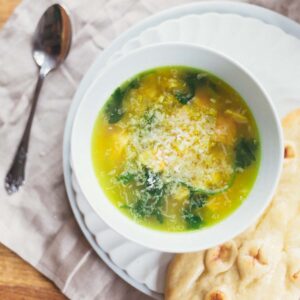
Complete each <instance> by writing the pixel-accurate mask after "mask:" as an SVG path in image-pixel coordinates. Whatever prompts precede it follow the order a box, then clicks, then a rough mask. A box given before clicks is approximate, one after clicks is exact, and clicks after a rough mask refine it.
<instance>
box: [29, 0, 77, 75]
mask: <svg viewBox="0 0 300 300" xmlns="http://www.w3.org/2000/svg"><path fill="white" fill-rule="evenodd" d="M71 41H72V34H71V22H70V18H69V16H68V13H67V11H66V9H65V8H64V7H62V6H61V5H60V4H54V5H52V6H50V7H49V8H48V9H47V10H46V11H45V13H44V14H43V16H42V17H41V19H40V21H39V23H38V25H37V28H36V30H35V33H34V36H33V43H32V46H33V47H32V52H33V58H34V60H35V62H36V64H37V65H38V66H39V67H40V68H41V69H43V71H44V72H46V71H48V72H50V71H51V70H53V69H55V68H57V67H58V66H59V65H60V64H61V63H62V62H63V61H64V60H65V58H66V57H67V55H68V53H69V51H70V46H71Z"/></svg>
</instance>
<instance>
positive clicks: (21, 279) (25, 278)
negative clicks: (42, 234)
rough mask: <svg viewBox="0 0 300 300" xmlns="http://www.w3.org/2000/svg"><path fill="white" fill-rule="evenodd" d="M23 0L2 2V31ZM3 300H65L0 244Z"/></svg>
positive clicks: (43, 278)
mask: <svg viewBox="0 0 300 300" xmlns="http://www.w3.org/2000/svg"><path fill="white" fill-rule="evenodd" d="M20 2H21V0H0V29H1V27H2V26H3V24H4V22H5V21H6V20H7V19H8V18H9V16H10V15H11V13H12V12H13V10H14V8H15V7H16V6H17V5H18V4H19V3H20ZM0 299H1V300H33V299H34V300H65V299H66V297H65V296H63V295H62V294H61V293H60V291H59V290H58V289H57V288H56V287H55V286H54V285H53V283H51V282H50V281H49V280H48V279H47V278H45V277H44V276H43V275H41V274H40V273H39V272H38V271H36V270H35V269H34V268H32V267H31V266H30V265H29V264H28V263H26V262H25V261H23V260H22V259H21V258H20V257H18V256H17V255H16V254H14V253H13V252H12V251H10V250H9V249H7V248H6V247H4V246H3V245H1V244H0Z"/></svg>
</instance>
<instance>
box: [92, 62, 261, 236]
mask: <svg viewBox="0 0 300 300" xmlns="http://www.w3.org/2000/svg"><path fill="white" fill-rule="evenodd" d="M259 147H260V143H259V134H258V130H257V126H256V123H255V120H254V118H253V116H252V114H251V111H250V109H249V108H248V106H247V105H246V103H245V102H244V100H243V99H242V98H241V96H240V95H239V94H238V93H237V92H236V91H235V90H234V89H233V88H232V87H230V86H229V85H228V84H226V83H225V82H224V81H222V80H221V79H219V78H217V77H216V76H214V75H212V74H210V73H208V72H206V71H203V70H198V69H192V68H188V67H182V66H170V67H161V68H156V69H153V70H150V71H147V72H143V73H141V74H138V75H137V76H135V77H134V78H132V79H130V80H128V81H127V82H125V83H124V84H122V85H121V86H120V87H118V88H117V89H116V90H115V91H114V93H113V94H112V95H111V96H110V98H109V99H108V100H107V103H106V104H105V106H104V107H103V109H102V110H101V111H100V113H99V116H98V118H97V121H96V123H95V127H94V130H93V135H92V161H93V165H94V170H95V174H96V176H97V178H98V181H99V184H100V186H101V188H102V189H103V191H104V192H105V194H106V195H107V197H108V198H109V199H110V201H111V202H112V203H113V204H114V205H115V206H116V207H117V208H118V209H120V211H121V212H122V213H124V214H126V215H127V216H128V217H129V218H131V219H133V220H134V221H136V222H138V223H140V224H142V225H145V226H148V227H151V228H153V229H159V230H163V231H171V232H181V231H186V230H195V229H199V228H203V227H205V226H210V225H212V224H215V223H217V222H219V221H221V220H223V219H224V218H226V217H227V216H228V215H229V214H230V213H232V212H233V211H234V210H235V209H236V208H237V207H238V206H239V205H240V204H241V203H242V202H243V200H244V199H245V198H246V197H247V196H248V194H249V192H250V191H251V188H252V186H253V184H254V182H255V178H256V176H257V173H258V169H259V161H260V150H259Z"/></svg>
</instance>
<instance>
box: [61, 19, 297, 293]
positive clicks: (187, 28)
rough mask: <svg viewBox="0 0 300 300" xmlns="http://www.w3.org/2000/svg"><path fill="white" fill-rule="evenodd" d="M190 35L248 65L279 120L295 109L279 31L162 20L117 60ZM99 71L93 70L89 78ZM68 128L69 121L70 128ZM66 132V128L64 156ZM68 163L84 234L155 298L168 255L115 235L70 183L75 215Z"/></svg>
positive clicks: (289, 42)
mask: <svg viewBox="0 0 300 300" xmlns="http://www.w3.org/2000/svg"><path fill="white" fill-rule="evenodd" d="M200 25H201V26H200ZM191 32H192V33H193V34H194V33H196V37H197V42H198V43H201V44H203V45H208V46H210V47H212V48H215V49H217V50H219V51H223V52H224V53H225V54H227V55H229V56H231V57H233V58H235V59H237V60H238V61H239V62H240V63H242V64H244V65H245V66H247V67H248V69H249V70H250V71H251V72H253V73H254V75H256V77H257V78H259V79H260V80H261V82H262V83H263V84H264V85H265V87H266V88H267V89H268V90H269V92H270V93H271V95H272V96H273V97H274V102H275V103H276V105H277V107H278V109H279V112H280V114H281V115H283V114H284V113H286V112H287V111H288V110H290V109H292V108H294V107H296V106H299V105H300V102H298V101H297V97H298V95H300V86H297V78H300V73H299V72H300V69H299V68H295V66H299V63H300V42H299V41H298V40H297V39H295V38H294V37H291V36H289V35H287V34H285V33H284V32H283V31H282V30H280V29H278V28H276V27H273V26H269V25H266V24H264V23H262V22H261V21H258V20H254V19H249V18H243V17H240V16H234V15H220V14H206V15H197V16H186V17H184V18H181V19H177V20H170V21H166V22H164V23H161V24H160V25H159V26H157V27H155V28H151V29H147V30H145V31H144V32H142V33H141V35H140V36H139V37H138V38H137V39H136V38H135V39H134V40H131V41H129V42H128V43H127V44H126V45H124V46H123V47H122V50H121V53H119V54H117V55H116V56H119V55H122V54H124V53H125V52H126V51H131V50H132V49H135V48H136V47H139V46H143V45H145V44H149V43H157V42H163V41H170V40H172V41H191V38H192V37H191V36H190V34H191ZM178 33H180V34H178ZM233 33H234V34H233ZM257 33H259V34H257ZM192 41H194V39H192ZM220 41H223V42H220ZM241 45H242V47H241ZM102 64H103V62H102ZM98 70H99V69H98ZM90 72H91V71H90ZM90 72H89V73H90ZM98 72H99V71H95V72H94V75H95V74H97V73H98ZM90 75H91V73H90ZM91 78H92V77H90V83H91V82H92V80H91ZM90 83H89V84H90ZM89 84H87V82H86V83H85V87H83V86H81V95H82V92H84V91H85V90H86V89H87V88H88V86H89ZM79 90H80V89H79ZM79 95H80V93H79ZM78 99H79V96H78V94H77V103H76V106H77V105H78V102H79V100H80V99H79V100H78ZM298 99H299V97H298ZM283 102H284V105H283ZM72 111H73V112H72ZM75 111H76V107H74V106H73V107H72V110H71V115H72V113H74V112H75ZM70 119H72V117H69V120H68V122H69V121H70ZM70 124H71V123H70V122H69V127H71V125H70ZM69 130H70V128H69ZM69 130H67V128H66V135H65V150H67V151H68V148H69V145H68V143H69ZM66 145H67V146H66ZM68 158H69V152H66V151H65V153H64V163H65V166H64V167H65V179H66V185H67V190H68V195H69V197H70V202H71V205H72V208H73V211H74V214H75V216H76V218H77V221H78V223H79V224H80V225H81V228H82V230H83V232H84V234H85V235H86V237H87V238H88V240H89V241H90V243H91V244H92V246H93V248H94V249H95V250H96V251H97V253H98V254H99V255H100V256H101V257H102V259H104V261H105V262H106V263H107V264H108V265H109V266H110V267H111V268H112V269H113V270H114V271H115V272H116V273H117V274H119V275H120V276H121V277H122V278H124V279H125V280H126V281H128V282H129V283H130V284H132V285H133V286H135V287H136V288H138V289H140V290H141V291H143V292H145V293H147V294H148V295H152V296H154V297H156V298H158V297H159V294H160V293H161V292H162V289H163V279H164V274H165V268H166V265H167V263H168V261H169V259H170V257H171V256H170V255H169V254H163V253H160V252H156V251H152V250H148V249H146V248H143V247H141V246H139V245H136V244H134V243H132V242H129V241H127V240H125V239H124V238H122V237H121V236H119V235H118V234H116V233H114V232H113V231H112V230H111V229H109V228H108V227H107V226H106V225H105V224H104V223H103V222H102V221H101V220H99V218H98V217H97V215H95V214H94V212H93V211H92V210H91V209H90V207H89V206H88V204H87V202H86V201H85V199H84V198H83V197H82V196H81V195H80V191H78V188H76V183H74V186H75V191H76V196H77V197H76V200H77V204H78V207H79V210H80V211H81V213H82V215H80V213H79V211H78V208H77V207H76V204H75V202H74V192H73V190H72V188H71V186H70V177H69V176H70V169H69V162H68V160H67V161H66V159H68ZM73 180H74V178H73ZM83 219H84V222H83ZM124 253H126V255H124Z"/></svg>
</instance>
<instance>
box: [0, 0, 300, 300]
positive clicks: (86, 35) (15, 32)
mask: <svg viewBox="0 0 300 300" xmlns="http://www.w3.org/2000/svg"><path fill="white" fill-rule="evenodd" d="M55 2H57V1H52V0H44V1H40V0H24V1H23V2H22V3H21V5H20V6H19V7H18V8H17V9H16V10H15V12H14V14H13V15H12V17H11V18H10V19H9V21H8V22H7V23H6V24H5V26H4V28H3V29H2V31H1V32H0V66H1V72H0V104H1V105H0V141H1V144H0V145H1V146H0V182H2V183H3V182H4V178H5V174H6V171H7V170H8V168H9V166H10V163H11V161H12V159H13V156H14V153H15V150H16V148H17V145H18V143H19V140H20V137H21V134H22V131H23V129H24V125H25V123H26V120H27V117H28V113H29V109H30V101H31V97H32V92H33V89H34V86H35V82H36V80H37V67H36V66H35V64H34V62H33V60H32V57H31V44H30V42H31V37H32V33H33V32H34V29H35V26H36V24H37V22H38V20H39V18H40V16H41V15H42V13H43V12H44V11H45V9H46V8H47V7H48V6H50V5H51V4H53V3H55ZM59 2H62V3H63V4H64V5H66V7H68V8H69V10H70V12H71V15H72V24H73V27H74V38H73V44H72V49H71V52H70V55H69V57H68V59H67V60H66V62H65V63H64V64H63V65H62V66H61V67H60V68H59V69H58V70H56V71H54V72H53V73H50V74H49V76H48V77H47V79H46V80H45V84H44V86H43V88H42V92H41V95H40V99H39V102H38V107H37V111H36V115H35V118H34V122H33V127H32V132H31V140H30V146H29V153H28V161H27V168H26V184H25V185H24V187H23V188H22V189H21V190H20V191H19V192H18V193H16V194H14V195H12V196H8V195H7V194H6V192H5V190H4V187H3V185H1V184H0V242H1V243H3V244H5V245H6V246H7V247H9V248H10V249H12V250H13V251H15V252H16V253H17V254H18V255H20V256H21V257H22V258H24V259H25V260H26V261H28V262H29V263H30V264H31V265H33V266H34V267H35V268H37V269H38V270H39V271H40V272H42V273H43V274H44V275H45V276H47V277H48V278H49V279H51V280H52V281H54V283H55V284H56V285H57V286H58V287H59V288H60V289H61V290H62V292H63V293H64V294H65V295H66V296H68V297H69V298H71V299H75V300H76V299H80V300H84V299H87V300H90V299H103V300H104V299H105V300H106V299H110V300H114V299H116V300H120V299H121V300H122V299H124V300H125V299H126V300H127V299H130V300H134V299H138V300H143V299H149V298H148V297H147V296H145V295H143V294H141V293H140V292H138V291H137V290H135V289H134V288H132V287H131V286H129V285H128V284H127V283H125V282H124V281H123V280H122V279H120V278H119V277H118V276H117V275H115V274H114V273H113V272H112V271H111V270H110V269H109V268H108V267H107V266H106V265H105V264H104V263H103V262H102V261H101V259H99V258H98V256H97V255H96V254H95V253H94V251H93V250H92V249H91V247H90V246H89V244H88V243H87V242H86V240H85V238H84V237H83V235H82V234H81V232H80V230H79V227H78V225H77V224H76V221H75V219H74V217H73V215H72V212H71V209H70V207H69V204H68V200H67V196H66V192H65V189H64V183H63V171H62V142H63V128H64V123H65V120H66V115H67V112H68V108H69V105H70V103H71V100H72V97H73V95H74V92H75V91H76V88H77V86H78V84H79V82H80V80H81V78H82V76H83V75H84V73H85V72H86V70H87V69H88V67H89V66H90V65H91V63H92V62H93V60H94V59H95V57H96V56H97V55H99V53H101V51H102V50H103V49H104V48H105V47H107V46H108V45H109V44H110V43H111V41H112V40H113V39H114V38H115V37H116V36H118V35H119V34H120V33H121V32H123V31H124V30H126V29H127V28H128V27H129V26H131V25H132V24H134V23H136V22H137V21H139V20H141V19H143V18H145V17H146V16H149V15H151V14H153V13H155V12H157V11H160V10H162V9H164V8H167V7H171V6H174V5H178V4H183V3H188V2H192V1H190V0H188V1H187V0H165V1H157V0H124V1H123V0H122V1H121V0H109V1H107V0H97V1H96V0H92V1H88V2H87V1H83V0H72V1H71V0H65V1H59ZM255 2H256V3H258V2H259V3H262V4H266V5H270V6H274V7H275V8H276V9H279V10H280V11H282V12H285V13H290V14H291V16H294V17H295V18H296V19H297V18H298V17H299V12H300V8H299V2H298V1H297V0H294V1H292V0H284V1H275V0H274V1H272V0H270V1H267V0H265V1H263V0H261V1H259V0H255ZM279 2H280V3H281V4H278V3H279ZM286 5H288V6H286ZM296 8H297V9H298V11H297V12H298V14H297V13H296V12H295V9H296ZM298 20H299V19H298Z"/></svg>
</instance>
